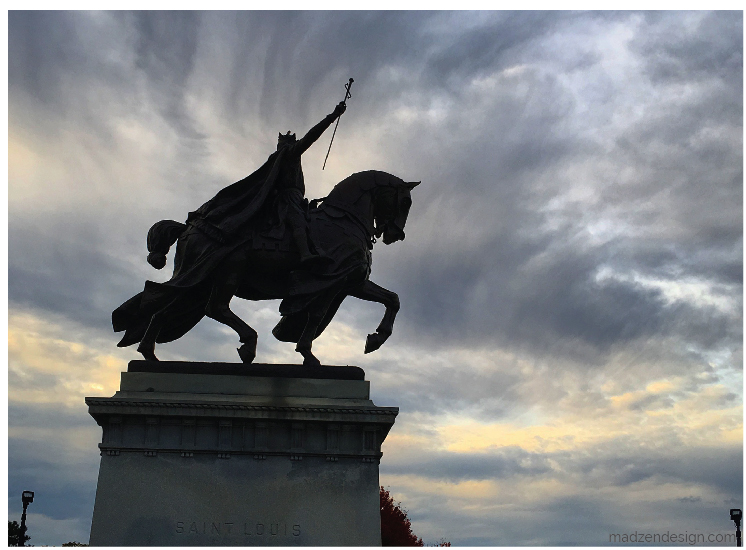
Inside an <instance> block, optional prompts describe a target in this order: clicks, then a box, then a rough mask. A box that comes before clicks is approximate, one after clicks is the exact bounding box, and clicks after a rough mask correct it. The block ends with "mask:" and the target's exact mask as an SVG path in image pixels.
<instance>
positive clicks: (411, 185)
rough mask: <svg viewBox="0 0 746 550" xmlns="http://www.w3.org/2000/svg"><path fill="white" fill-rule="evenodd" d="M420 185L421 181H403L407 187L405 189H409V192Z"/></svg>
mask: <svg viewBox="0 0 746 550" xmlns="http://www.w3.org/2000/svg"><path fill="white" fill-rule="evenodd" d="M421 183H422V182H421V181H405V182H404V184H405V185H406V186H407V189H409V190H410V191H411V190H412V189H414V188H415V187H417V186H418V185H419V184H421Z"/></svg>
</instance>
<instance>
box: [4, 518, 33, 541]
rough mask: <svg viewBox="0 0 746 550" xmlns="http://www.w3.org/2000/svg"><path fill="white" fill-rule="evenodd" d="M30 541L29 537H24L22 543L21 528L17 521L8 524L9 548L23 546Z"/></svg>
mask: <svg viewBox="0 0 746 550" xmlns="http://www.w3.org/2000/svg"><path fill="white" fill-rule="evenodd" d="M30 539H31V537H29V536H28V535H23V542H21V526H20V525H18V522H17V521H9V522H8V546H23V545H24V544H26V541H28V540H30Z"/></svg>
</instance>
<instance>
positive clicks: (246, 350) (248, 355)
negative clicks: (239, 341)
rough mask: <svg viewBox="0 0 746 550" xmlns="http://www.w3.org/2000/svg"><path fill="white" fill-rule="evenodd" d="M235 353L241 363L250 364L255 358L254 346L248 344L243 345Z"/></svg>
mask: <svg viewBox="0 0 746 550" xmlns="http://www.w3.org/2000/svg"><path fill="white" fill-rule="evenodd" d="M236 351H238V356H239V357H240V358H241V361H242V362H244V363H252V362H253V361H254V358H255V357H256V344H254V345H253V346H252V345H250V344H243V345H242V346H241V347H240V348H238V349H237V350H236Z"/></svg>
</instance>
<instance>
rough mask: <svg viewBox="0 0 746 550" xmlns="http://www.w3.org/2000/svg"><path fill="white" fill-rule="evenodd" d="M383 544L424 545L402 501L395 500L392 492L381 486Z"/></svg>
mask: <svg viewBox="0 0 746 550" xmlns="http://www.w3.org/2000/svg"><path fill="white" fill-rule="evenodd" d="M380 496H381V544H382V546H424V544H423V543H422V539H421V538H417V535H415V534H414V533H413V532H412V522H411V521H410V520H409V518H408V517H407V511H406V510H404V509H402V507H401V502H394V498H393V497H392V496H391V494H390V493H389V492H388V491H387V490H386V489H384V488H383V486H381V491H380Z"/></svg>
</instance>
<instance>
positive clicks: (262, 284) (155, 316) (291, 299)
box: [112, 102, 419, 366]
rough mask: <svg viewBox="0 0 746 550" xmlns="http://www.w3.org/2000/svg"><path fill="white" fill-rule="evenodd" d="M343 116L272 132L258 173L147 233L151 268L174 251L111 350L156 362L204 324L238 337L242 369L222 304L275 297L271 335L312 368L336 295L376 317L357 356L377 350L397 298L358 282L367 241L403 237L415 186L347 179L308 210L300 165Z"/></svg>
mask: <svg viewBox="0 0 746 550" xmlns="http://www.w3.org/2000/svg"><path fill="white" fill-rule="evenodd" d="M344 107H345V106H344V102H343V103H340V104H339V105H338V106H337V108H336V109H335V110H334V112H333V113H332V114H330V115H329V116H327V117H326V118H325V119H324V120H323V121H321V122H320V123H319V124H317V125H316V126H314V127H313V128H312V129H311V130H310V131H309V132H308V133H307V134H306V136H304V137H303V138H302V139H301V140H295V136H294V135H292V136H291V135H289V134H286V135H282V134H280V137H279V139H278V148H277V151H276V152H275V153H273V154H272V155H270V157H269V159H268V160H267V162H266V163H265V164H264V165H262V167H261V168H259V169H258V170H257V171H256V172H254V173H253V174H251V175H249V176H248V177H246V178H244V179H243V180H240V181H238V182H236V183H234V184H233V185H231V186H229V187H226V188H225V189H223V190H221V191H220V192H219V193H218V194H217V195H216V196H215V197H214V198H213V199H211V200H210V201H208V202H206V203H205V204H204V205H202V206H201V207H200V208H199V209H198V210H196V211H194V212H191V213H190V214H189V216H188V217H187V221H186V224H182V223H179V222H175V221H172V220H163V221H160V222H158V223H156V224H155V225H153V227H151V229H150V231H149V232H148V250H149V252H150V255H149V256H148V262H149V263H150V264H151V265H153V266H154V267H156V268H158V269H161V268H162V267H163V266H164V265H165V256H166V253H167V252H168V250H169V248H170V247H171V246H172V245H173V244H174V243H175V242H176V243H177V245H176V255H175V258H174V272H173V276H172V277H171V279H170V280H169V281H168V282H166V283H155V282H152V281H146V283H145V288H144V290H143V291H142V292H140V293H139V294H137V295H135V296H133V297H132V298H130V299H129V300H127V301H126V302H125V303H124V304H122V305H121V306H120V307H119V308H117V309H116V310H115V311H114V312H113V314H112V324H113V327H114V331H116V332H119V331H125V334H124V336H123V338H122V340H121V341H120V342H119V344H118V346H120V347H123V346H129V345H132V344H135V343H138V342H139V346H138V348H137V350H138V351H139V352H140V353H141V354H142V355H143V356H144V357H145V358H146V359H150V360H157V358H156V356H155V344H156V343H165V342H171V341H173V340H176V339H178V338H180V337H181V336H183V335H184V334H186V333H187V332H188V331H189V330H191V329H192V328H193V327H194V326H195V325H196V324H197V323H198V322H199V321H200V319H202V317H204V316H205V315H207V316H208V317H210V318H212V319H215V320H216V321H219V322H221V323H223V324H225V325H227V326H229V327H231V328H232V329H233V330H235V331H236V332H237V333H238V336H239V340H240V342H241V343H242V345H241V347H240V348H238V353H239V356H240V357H241V360H242V361H243V362H244V363H251V362H252V361H253V360H254V357H255V356H256V344H257V333H256V331H255V330H254V329H253V328H251V327H250V326H249V325H248V324H246V323H245V322H244V321H243V320H242V319H240V318H239V317H238V316H237V315H236V314H235V313H233V311H231V309H230V307H229V304H230V301H231V299H232V298H233V296H238V297H239V298H244V299H246V300H267V299H277V298H281V299H282V302H281V304H280V313H281V314H282V318H281V320H280V322H279V323H278V324H277V326H276V327H275V328H274V329H273V330H272V333H273V334H274V336H275V337H276V338H277V339H278V340H281V341H284V342H296V343H297V346H296V348H295V349H296V351H298V352H299V353H300V354H301V355H302V356H303V364H304V365H309V366H311V365H319V364H320V362H319V360H318V359H317V358H316V357H315V356H314V355H313V354H312V352H311V347H312V343H313V340H314V339H315V338H316V337H318V336H319V335H320V334H321V333H322V332H323V331H324V329H325V328H326V326H327V325H328V324H329V322H330V321H331V319H332V317H333V316H334V314H335V313H336V312H337V309H338V308H339V306H340V305H341V303H342V301H343V300H344V299H345V298H346V297H347V296H354V297H356V298H361V299H363V300H368V301H373V302H378V303H381V304H383V305H384V306H385V308H386V311H385V313H384V316H383V319H382V320H381V323H380V324H379V326H378V328H377V329H376V332H375V333H372V334H369V335H368V338H367V340H366V345H365V353H369V352H371V351H374V350H376V349H378V348H379V347H380V346H381V345H382V344H383V343H384V342H385V341H386V339H387V338H388V337H389V336H390V335H391V332H392V329H393V324H394V318H395V317H396V313H397V311H398V309H399V298H398V296H397V295H396V294H395V293H394V292H391V291H389V290H386V289H384V288H382V287H380V286H378V285H376V284H375V283H373V282H372V281H370V280H369V275H370V266H371V250H372V248H373V243H375V242H376V237H383V242H384V243H385V244H391V243H393V242H396V241H398V240H403V239H404V225H405V223H406V219H407V214H408V212H409V208H410V206H411V204H412V200H411V196H410V191H411V190H412V189H413V188H414V187H415V186H416V185H417V184H418V183H419V182H411V183H407V182H405V181H403V180H401V179H400V178H398V177H396V176H393V175H391V174H388V173H386V172H381V171H376V170H369V171H365V172H359V173H356V174H353V175H351V176H349V177H348V178H346V179H345V180H343V181H341V182H340V183H338V184H337V185H336V186H335V187H334V189H333V190H332V192H331V193H330V194H329V195H328V196H327V197H326V198H324V199H319V200H315V201H312V203H311V205H310V206H309V205H308V203H307V201H306V200H305V199H304V198H303V194H304V190H305V187H304V184H303V172H302V169H301V164H300V156H301V155H302V153H303V152H304V151H305V150H307V149H308V147H310V146H311V144H313V142H314V141H316V140H317V139H318V138H319V137H320V136H321V134H322V133H323V132H324V130H326V128H328V127H329V126H330V125H331V123H332V122H333V121H334V120H335V119H336V118H338V117H339V116H340V115H341V114H342V113H343V112H344ZM286 227H289V228H290V231H286ZM309 244H310V246H309ZM312 248H313V249H314V250H313V251H312V250H311V249H312Z"/></svg>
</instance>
